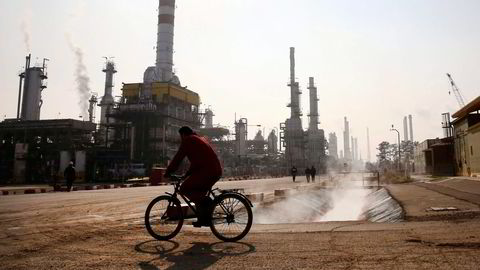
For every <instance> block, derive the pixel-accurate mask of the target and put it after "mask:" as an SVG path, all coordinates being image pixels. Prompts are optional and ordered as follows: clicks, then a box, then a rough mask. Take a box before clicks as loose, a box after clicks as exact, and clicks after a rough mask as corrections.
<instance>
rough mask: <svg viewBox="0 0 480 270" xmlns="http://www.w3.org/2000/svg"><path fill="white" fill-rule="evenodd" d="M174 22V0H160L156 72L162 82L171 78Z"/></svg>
mask: <svg viewBox="0 0 480 270" xmlns="http://www.w3.org/2000/svg"><path fill="white" fill-rule="evenodd" d="M174 22H175V0H160V1H159V6H158V34H157V61H156V72H157V76H158V79H159V81H163V82H168V81H170V80H171V79H172V73H173V31H174Z"/></svg>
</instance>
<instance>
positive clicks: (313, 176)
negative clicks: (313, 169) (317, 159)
mask: <svg viewBox="0 0 480 270" xmlns="http://www.w3.org/2000/svg"><path fill="white" fill-rule="evenodd" d="M312 182H315V174H312Z"/></svg>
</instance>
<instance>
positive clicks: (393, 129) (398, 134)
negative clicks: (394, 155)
mask: <svg viewBox="0 0 480 270" xmlns="http://www.w3.org/2000/svg"><path fill="white" fill-rule="evenodd" d="M390 131H396V132H397V136H398V170H399V171H400V132H399V131H398V130H396V129H395V128H393V125H392V128H391V129H390Z"/></svg>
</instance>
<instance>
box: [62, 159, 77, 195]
mask: <svg viewBox="0 0 480 270" xmlns="http://www.w3.org/2000/svg"><path fill="white" fill-rule="evenodd" d="M75 176H76V172H75V167H73V161H70V164H69V165H68V167H67V168H66V169H65V171H64V172H63V177H65V180H66V181H67V191H68V192H70V190H71V189H72V184H73V181H74V180H75Z"/></svg>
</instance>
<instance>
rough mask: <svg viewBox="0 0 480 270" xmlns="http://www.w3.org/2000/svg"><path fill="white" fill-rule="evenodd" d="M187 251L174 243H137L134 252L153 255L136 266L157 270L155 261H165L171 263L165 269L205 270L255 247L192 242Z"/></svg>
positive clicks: (225, 243)
mask: <svg viewBox="0 0 480 270" xmlns="http://www.w3.org/2000/svg"><path fill="white" fill-rule="evenodd" d="M191 245H192V246H190V247H189V248H187V249H181V248H180V244H179V243H177V242H175V241H156V240H150V241H145V242H142V243H139V244H137V245H136V246H135V251H137V252H140V253H145V254H151V255H155V258H153V259H152V260H150V261H142V262H140V263H139V264H138V266H139V267H140V268H141V269H144V270H153V269H159V268H158V267H157V266H155V261H159V260H166V261H168V262H171V263H173V265H171V266H170V267H168V268H167V269H205V268H207V267H209V266H211V265H213V264H214V263H215V262H217V261H218V260H220V259H221V258H223V257H227V256H239V255H244V254H248V253H252V252H255V247H254V246H252V245H250V244H247V243H239V242H237V243H227V242H217V243H213V244H210V243H204V242H193V243H191Z"/></svg>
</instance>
